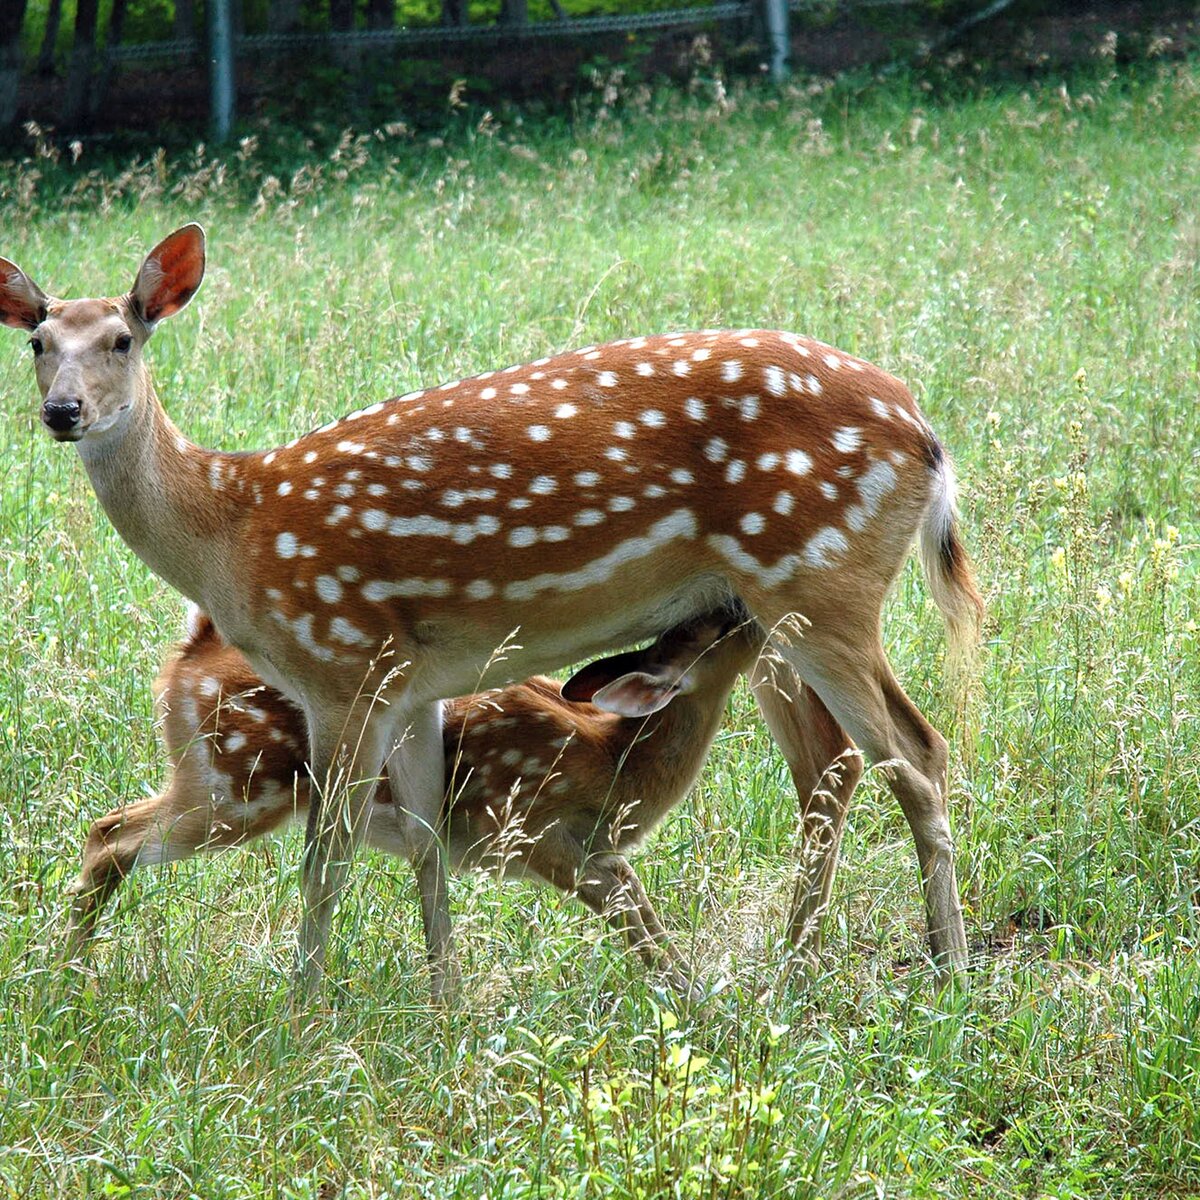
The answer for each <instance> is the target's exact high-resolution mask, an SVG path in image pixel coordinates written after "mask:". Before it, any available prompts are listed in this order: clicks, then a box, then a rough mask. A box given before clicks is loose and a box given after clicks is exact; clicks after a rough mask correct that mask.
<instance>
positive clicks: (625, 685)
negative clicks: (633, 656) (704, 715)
mask: <svg viewBox="0 0 1200 1200" xmlns="http://www.w3.org/2000/svg"><path fill="white" fill-rule="evenodd" d="M681 682H682V680H680V679H676V680H675V681H674V682H673V683H667V682H666V680H664V679H662V678H660V677H659V676H656V675H648V674H647V673H646V672H645V671H630V672H629V674H628V675H622V676H621V677H620V678H619V679H614V680H613V681H612V683H606V684H605V685H604V687H602V688H598V689H597V690H596V692H595V693H594V695H593V696H592V703H593V704H594V705H595V706H596V707H597V708H599V709H602V710H603V711H604V712H610V713H616V714H617V715H618V716H620V717H648V716H649V715H650V714H651V713H656V712H658V710H659V709H660V708H666V707H667V705H668V704H670V703H671V701H672V700H674V699H675V697H676V696H678V695H679V692H680V686H679V685H680V683H681Z"/></svg>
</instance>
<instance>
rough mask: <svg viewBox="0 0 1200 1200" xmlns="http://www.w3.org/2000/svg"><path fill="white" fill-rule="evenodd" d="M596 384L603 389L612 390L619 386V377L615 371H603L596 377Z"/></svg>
mask: <svg viewBox="0 0 1200 1200" xmlns="http://www.w3.org/2000/svg"><path fill="white" fill-rule="evenodd" d="M596 382H597V383H598V384H599V385H600V386H601V387H603V388H611V387H616V386H617V376H616V372H615V371H601V372H600V373H599V374H598V375H597V376H596Z"/></svg>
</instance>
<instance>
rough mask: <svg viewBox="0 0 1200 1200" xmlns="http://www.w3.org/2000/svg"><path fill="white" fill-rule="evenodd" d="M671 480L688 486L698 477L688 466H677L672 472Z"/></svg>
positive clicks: (681, 485) (682, 485)
mask: <svg viewBox="0 0 1200 1200" xmlns="http://www.w3.org/2000/svg"><path fill="white" fill-rule="evenodd" d="M671 482H672V483H677V484H679V486H680V487H687V485H688V484H689V483H695V482H696V477H695V475H693V474H692V473H691V471H689V470H688V469H687V467H676V468H675V469H674V470H673V471H672V472H671Z"/></svg>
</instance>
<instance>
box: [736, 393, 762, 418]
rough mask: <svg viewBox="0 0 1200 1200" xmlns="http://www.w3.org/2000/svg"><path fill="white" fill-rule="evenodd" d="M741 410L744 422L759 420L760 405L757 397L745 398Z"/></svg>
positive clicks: (740, 406)
mask: <svg viewBox="0 0 1200 1200" xmlns="http://www.w3.org/2000/svg"><path fill="white" fill-rule="evenodd" d="M739 408H740V410H741V414H742V420H743V421H757V420H758V412H759V405H758V397H757V396H743V397H742V401H741V404H740V405H739Z"/></svg>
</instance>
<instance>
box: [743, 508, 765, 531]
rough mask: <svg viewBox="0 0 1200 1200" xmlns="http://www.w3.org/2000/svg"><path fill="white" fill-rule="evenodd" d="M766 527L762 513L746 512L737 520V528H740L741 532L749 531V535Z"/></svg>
mask: <svg viewBox="0 0 1200 1200" xmlns="http://www.w3.org/2000/svg"><path fill="white" fill-rule="evenodd" d="M766 527H767V521H766V518H765V517H764V516H763V515H762V513H756V512H752V513H746V515H745V516H743V517H742V519H741V520H740V521H739V522H738V528H739V529H741V531H742V532H743V533H749V534H751V535H753V534H756V533H762V531H763V530H764V529H766Z"/></svg>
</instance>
